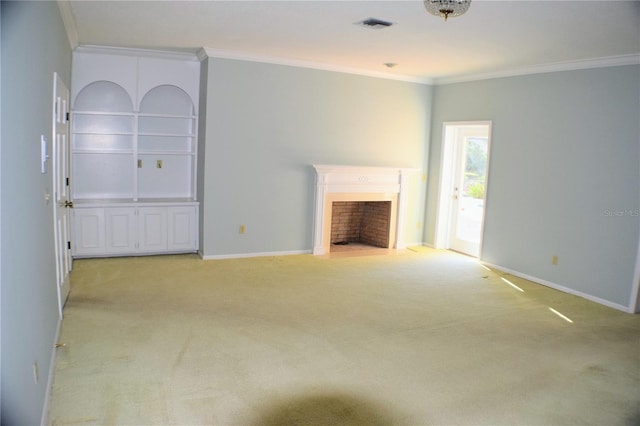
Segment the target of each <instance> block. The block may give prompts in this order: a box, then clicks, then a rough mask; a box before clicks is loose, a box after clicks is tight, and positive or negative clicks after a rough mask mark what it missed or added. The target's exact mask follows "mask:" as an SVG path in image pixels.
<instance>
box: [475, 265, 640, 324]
mask: <svg viewBox="0 0 640 426" xmlns="http://www.w3.org/2000/svg"><path fill="white" fill-rule="evenodd" d="M480 263H481V264H483V265H485V266H488V267H490V268H494V269H498V270H500V271H502V272H507V273H509V274H511V275H514V276H516V277H520V278H524V279H525V280H529V281H533V282H534V283H536V284H541V285H543V286H545V287H550V288H552V289H554V290H559V291H562V292H564V293H569V294H573V295H574V296H579V297H582V298H584V299H587V300H590V301H592V302H596V303H599V304H601V305H604V306H608V307H609V308H613V309H617V310H619V311H623V312H627V313H633V310H632V309H631V308H630V307H629V306H624V305H620V304H618V303H614V302H611V301H609V300H605V299H601V298H599V297H596V296H592V295H590V294H587V293H583V292H581V291H578V290H574V289H572V288H569V287H565V286H563V285H560V284H556V283H552V282H551V281H547V280H543V279H542V278H537V277H534V276H531V275H528V274H524V273H522V272H519V271H515V270H513V269H509V268H505V267H504V266H500V265H494V264H493V263H489V262H485V261H482V260H481V261H480Z"/></svg>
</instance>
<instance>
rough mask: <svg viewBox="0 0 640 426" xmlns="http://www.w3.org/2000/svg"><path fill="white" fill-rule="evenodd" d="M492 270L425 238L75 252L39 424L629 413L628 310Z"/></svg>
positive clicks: (632, 350)
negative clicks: (414, 245)
mask: <svg viewBox="0 0 640 426" xmlns="http://www.w3.org/2000/svg"><path fill="white" fill-rule="evenodd" d="M505 278H508V279H509V280H510V281H511V282H512V283H513V284H515V285H516V286H518V287H520V288H521V289H522V290H523V292H521V291H519V290H517V289H515V288H514V287H512V286H510V285H508V284H507V283H505V282H504V281H503V280H502V279H501V275H500V274H499V273H497V272H493V271H487V270H485V269H483V268H482V267H481V266H480V265H478V264H477V263H476V262H475V261H474V260H473V259H471V258H468V257H465V256H462V255H458V254H455V253H451V252H445V251H435V250H430V249H418V250H416V251H406V252H402V253H397V254H388V255H371V256H350V257H347V256H326V257H325V256H323V257H318V256H311V255H300V256H283V257H265V258H254V259H236V260H219V261H202V260H200V259H198V258H197V257H196V256H193V255H184V256H158V257H140V258H120V259H86V260H80V261H76V262H75V269H74V271H73V275H72V290H71V295H70V298H69V301H68V303H67V306H66V309H65V319H64V322H63V325H62V332H61V338H60V341H61V343H63V344H65V346H63V347H61V348H60V349H58V358H57V365H56V370H55V378H54V385H53V390H52V396H51V398H52V399H51V410H50V423H51V424H54V425H83V424H100V425H107V424H113V425H142V424H149V425H150V424H181V425H196V424H206V425H254V426H258V425H311V424H315V425H376V424H378V425H389V424H397V425H631V424H637V423H638V422H639V421H640V406H639V401H640V316H634V315H629V314H625V313H622V312H618V311H616V310H613V309H610V308H607V307H603V306H601V305H597V304H595V303H592V302H589V301H586V300H584V299H581V298H578V297H574V296H570V295H567V294H564V293H560V292H557V291H554V290H551V289H548V288H545V287H542V286H539V285H536V284H533V283H530V282H527V281H525V280H522V279H518V278H515V277H511V276H505ZM550 307H551V308H554V309H555V310H557V311H558V312H560V313H561V314H563V315H565V316H566V317H568V318H569V319H571V320H572V321H573V323H569V322H567V321H566V320H564V319H563V318H561V317H560V316H558V315H557V314H555V313H553V312H552V311H551V310H550V309H549V308H550Z"/></svg>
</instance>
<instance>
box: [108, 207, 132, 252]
mask: <svg viewBox="0 0 640 426" xmlns="http://www.w3.org/2000/svg"><path fill="white" fill-rule="evenodd" d="M105 222H106V226H107V232H106V237H107V252H108V253H114V254H115V253H134V252H135V251H136V250H137V248H136V242H137V239H138V235H137V228H138V227H137V221H136V209H135V208H134V207H117V208H113V207H110V208H106V209H105Z"/></svg>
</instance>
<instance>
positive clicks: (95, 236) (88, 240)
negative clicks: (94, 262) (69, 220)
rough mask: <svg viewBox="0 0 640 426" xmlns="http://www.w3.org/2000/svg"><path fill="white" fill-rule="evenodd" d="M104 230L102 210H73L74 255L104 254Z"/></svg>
mask: <svg viewBox="0 0 640 426" xmlns="http://www.w3.org/2000/svg"><path fill="white" fill-rule="evenodd" d="M104 231H105V228H104V209H103V208H87V209H84V208H76V209H74V210H73V239H72V242H71V251H72V252H73V254H74V255H78V256H87V255H101V254H104V252H105V248H106V246H105V232H104Z"/></svg>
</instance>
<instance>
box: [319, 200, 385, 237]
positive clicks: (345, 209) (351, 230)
mask: <svg viewBox="0 0 640 426" xmlns="http://www.w3.org/2000/svg"><path fill="white" fill-rule="evenodd" d="M390 224H391V201H334V202H333V203H332V214H331V244H332V245H333V244H346V243H354V242H357V243H362V244H368V245H371V246H374V247H384V248H386V247H389V227H390Z"/></svg>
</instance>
